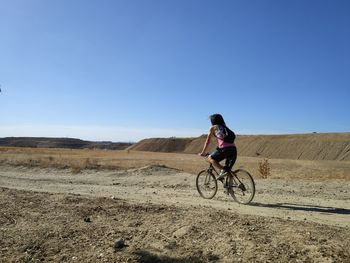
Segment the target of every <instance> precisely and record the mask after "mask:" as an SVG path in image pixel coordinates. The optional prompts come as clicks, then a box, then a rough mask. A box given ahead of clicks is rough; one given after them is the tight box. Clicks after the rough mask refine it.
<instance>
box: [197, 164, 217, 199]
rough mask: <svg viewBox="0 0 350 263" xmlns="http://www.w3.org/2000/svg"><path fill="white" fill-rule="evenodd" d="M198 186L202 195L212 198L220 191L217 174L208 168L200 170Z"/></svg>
mask: <svg viewBox="0 0 350 263" xmlns="http://www.w3.org/2000/svg"><path fill="white" fill-rule="evenodd" d="M196 187H197V191H198V193H199V194H200V196H201V197H203V198H205V199H212V198H213V197H214V196H215V195H216V192H217V191H218V183H217V181H216V178H215V175H214V174H212V173H211V172H209V171H208V170H203V171H200V172H199V173H198V175H197V178H196Z"/></svg>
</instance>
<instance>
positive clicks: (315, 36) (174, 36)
mask: <svg viewBox="0 0 350 263" xmlns="http://www.w3.org/2000/svg"><path fill="white" fill-rule="evenodd" d="M0 85H1V89H2V92H1V93H0V112H1V115H0V137H5V136H70V137H80V138H83V139H92V140H113V141H136V140H139V139H141V138H144V137H163V136H166V137H167V136H197V135H200V134H202V133H206V132H207V130H208V128H209V120H208V116H209V115H210V114H212V113H217V112H218V113H222V114H223V116H224V118H225V120H226V123H227V124H228V125H229V126H230V127H231V128H232V129H233V130H235V131H236V132H237V133H241V134H247V133H249V134H262V133H267V134H271V133H275V134H276V133H303V132H313V131H316V132H343V131H350V103H349V101H350V1H347V0H344V1H341V0H336V1H328V0H327V1H322V0H308V1H305V0H286V1H280V0H275V1H270V0H264V1H260V0H256V1H246V0H240V1H234V0H232V1H214V0H212V1H204V0H173V1H162V0H159V1H152V0H147V1H143V0H139V1H136V0H125V1H119V0H110V1H108V0H105V1H98V0H94V1H92V0H80V1H79V0H75V1H70V0H22V1H18V0H0Z"/></svg>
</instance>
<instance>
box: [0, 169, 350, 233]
mask: <svg viewBox="0 0 350 263" xmlns="http://www.w3.org/2000/svg"><path fill="white" fill-rule="evenodd" d="M256 185H257V194H256V197H255V198H254V200H253V203H252V205H240V204H237V203H235V202H234V201H233V199H232V198H231V197H230V196H227V195H226V194H224V192H223V190H224V189H223V188H222V187H221V186H219V190H218V193H217V195H216V196H215V197H214V199H212V200H205V199H203V198H201V197H199V195H198V193H197V191H196V188H195V175H192V174H188V173H183V172H179V171H176V170H172V169H168V168H165V167H157V166H149V167H144V168H139V169H129V170H118V171H111V170H98V171H97V170H84V171H82V172H81V173H78V174H73V173H71V171H70V170H69V169H53V168H25V167H11V166H2V167H1V170H0V186H2V187H7V188H12V189H22V190H32V191H42V192H51V193H73V194H81V195H90V196H96V197H115V198H121V199H124V200H127V201H129V202H131V203H154V204H166V205H176V206H179V207H193V206H194V207H197V208H200V207H206V208H208V207H209V208H215V209H220V210H227V211H230V212H233V213H239V214H247V215H257V216H265V217H278V218H282V219H287V220H300V221H311V222H317V223H321V224H327V225H336V226H341V227H350V202H349V198H348V196H349V193H350V190H348V189H350V187H349V186H350V183H349V182H347V181H341V180H338V181H337V180H332V181H327V182H314V181H308V180H287V179H274V180H272V179H269V180H257V181H256Z"/></svg>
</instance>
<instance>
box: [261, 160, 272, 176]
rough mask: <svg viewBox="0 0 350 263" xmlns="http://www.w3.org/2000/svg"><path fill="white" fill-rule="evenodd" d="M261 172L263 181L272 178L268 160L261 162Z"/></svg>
mask: <svg viewBox="0 0 350 263" xmlns="http://www.w3.org/2000/svg"><path fill="white" fill-rule="evenodd" d="M259 172H260V174H261V177H262V178H263V179H266V178H268V177H270V172H271V167H270V163H269V160H268V159H266V158H265V159H263V160H261V161H260V162H259Z"/></svg>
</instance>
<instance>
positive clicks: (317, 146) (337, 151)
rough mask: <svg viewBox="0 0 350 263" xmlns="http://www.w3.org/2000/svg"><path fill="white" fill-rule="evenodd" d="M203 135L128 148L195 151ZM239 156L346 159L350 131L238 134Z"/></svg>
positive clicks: (349, 153)
mask: <svg viewBox="0 0 350 263" xmlns="http://www.w3.org/2000/svg"><path fill="white" fill-rule="evenodd" d="M205 138H206V136H205V135H202V136H200V137H197V138H153V139H145V140H142V141H140V142H138V143H136V144H134V145H132V146H130V147H129V148H128V149H130V150H136V151H151V152H183V153H199V152H200V151H201V150H202V147H203V144H204V141H205ZM236 144H237V147H238V152H239V155H242V156H252V157H257V156H260V157H267V158H276V159H296V160H297V159H302V160H338V161H350V132H348V133H311V134H289V135H238V136H237V139H236ZM214 147H215V144H214V143H212V148H214Z"/></svg>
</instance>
